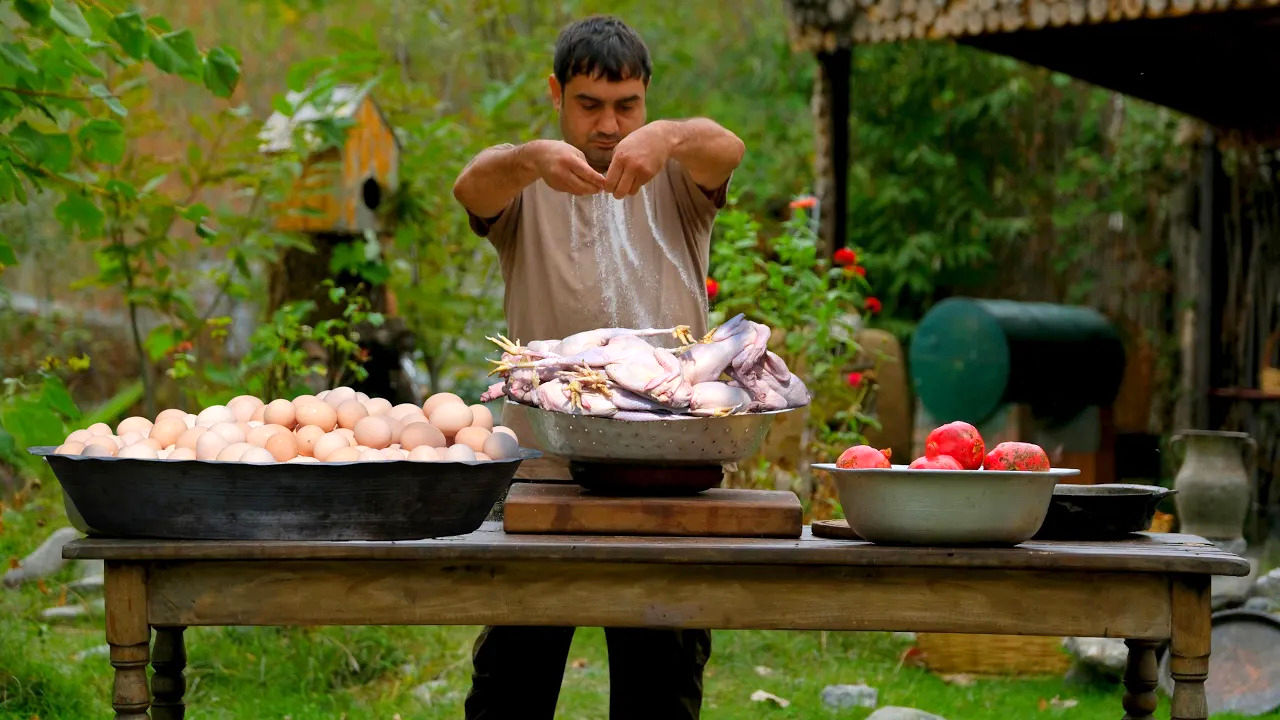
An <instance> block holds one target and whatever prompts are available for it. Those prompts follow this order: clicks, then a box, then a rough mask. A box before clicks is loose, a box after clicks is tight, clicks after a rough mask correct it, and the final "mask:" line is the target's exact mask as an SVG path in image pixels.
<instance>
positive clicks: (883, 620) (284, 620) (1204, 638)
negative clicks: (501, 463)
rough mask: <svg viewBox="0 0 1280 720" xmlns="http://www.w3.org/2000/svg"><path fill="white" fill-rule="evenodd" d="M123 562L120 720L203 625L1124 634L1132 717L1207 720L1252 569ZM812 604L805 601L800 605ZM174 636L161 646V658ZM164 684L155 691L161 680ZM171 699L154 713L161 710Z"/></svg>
mask: <svg viewBox="0 0 1280 720" xmlns="http://www.w3.org/2000/svg"><path fill="white" fill-rule="evenodd" d="M63 555H64V556H65V557H68V558H100V559H103V560H105V561H106V573H107V574H106V613H107V615H106V626H107V642H108V643H109V644H110V646H111V665H112V666H113V667H114V668H115V684H114V694H113V698H112V705H113V707H114V708H115V711H116V718H117V719H118V720H119V719H124V718H128V719H134V720H136V719H138V718H146V717H147V710H148V708H151V710H152V712H153V717H154V718H155V720H173V719H175V718H181V717H183V713H184V705H183V699H182V696H183V692H184V687H185V683H184V680H183V675H182V673H183V668H184V666H185V650H184V648H183V642H182V631H183V629H184V628H186V627H188V626H192V625H393V624H405V625H502V624H506V625H577V626H639V627H662V628H725V629H738V628H761V629H782V630H818V629H823V630H919V631H928V632H963V633H1000V634H1021V635H1078V636H1106V637H1117V638H1125V641H1126V643H1127V645H1128V647H1129V663H1128V668H1127V670H1126V672H1125V678H1124V684H1125V688H1126V692H1125V695H1124V703H1123V704H1124V710H1125V712H1126V715H1125V718H1129V719H1132V720H1138V719H1145V718H1151V717H1152V714H1153V713H1154V711H1155V708H1156V694H1155V689H1156V682H1157V669H1156V651H1157V648H1158V647H1159V645H1160V644H1161V642H1162V641H1164V640H1166V639H1168V640H1171V648H1170V649H1171V652H1172V657H1171V658H1170V666H1171V669H1172V674H1173V678H1174V681H1175V683H1176V689H1175V691H1174V695H1173V713H1172V717H1173V719H1174V720H1203V719H1204V718H1206V717H1207V715H1208V713H1207V710H1206V707H1205V695H1204V681H1205V678H1206V677H1207V676H1208V669H1209V612H1210V608H1209V578H1210V576H1211V575H1215V574H1216V575H1245V574H1247V573H1248V571H1249V566H1248V563H1247V562H1246V561H1245V560H1243V559H1242V558H1239V557H1237V556H1235V555H1232V554H1230V553H1226V552H1223V551H1221V550H1218V549H1217V548H1216V547H1214V546H1213V545H1211V544H1208V543H1207V542H1205V541H1204V540H1202V539H1200V538H1198V537H1194V536H1190V535H1154V534H1153V535H1140V536H1134V539H1133V540H1127V541H1122V542H1089V543H1086V542H1030V543H1025V544H1023V545H1020V546H1018V547H1016V548H966V549H962V548H906V547H889V546H877V545H870V544H867V543H860V542H852V541H842V540H823V539H820V538H815V537H813V536H812V535H810V534H809V532H808V528H806V529H805V534H804V536H803V537H802V538H800V539H799V540H770V539H737V538H653V537H649V538H643V537H583V536H551V535H507V534H505V533H503V532H502V530H501V527H500V525H498V524H496V523H487V524H486V525H485V526H484V527H482V528H481V529H480V530H478V531H476V532H474V533H471V534H469V535H463V536H457V537H450V538H441V539H437V540H422V541H415V542H216V541H201V542H184V541H166V540H105V539H86V540H79V541H76V542H72V543H71V544H69V545H67V546H66V548H65V549H64V550H63ZM796 598H803V599H804V601H803V602H796ZM152 628H155V630H156V637H155V646H154V649H152V648H150V647H149V641H150V639H151V629H152ZM148 662H150V663H151V665H152V666H153V668H154V675H153V678H152V682H151V687H150V688H148V687H147V673H146V666H147V664H148ZM153 694H154V698H155V699H154V702H153V701H152V695H153Z"/></svg>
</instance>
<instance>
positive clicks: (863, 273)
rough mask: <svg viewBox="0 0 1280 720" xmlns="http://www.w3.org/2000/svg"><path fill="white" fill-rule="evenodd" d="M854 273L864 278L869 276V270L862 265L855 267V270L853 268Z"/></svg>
mask: <svg viewBox="0 0 1280 720" xmlns="http://www.w3.org/2000/svg"><path fill="white" fill-rule="evenodd" d="M853 271H854V272H856V273H858V274H859V275H861V276H862V277H866V276H867V269H866V268H864V267H862V266H861V265H858V266H856V267H854V268H853Z"/></svg>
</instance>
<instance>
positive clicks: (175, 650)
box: [151, 627, 187, 720]
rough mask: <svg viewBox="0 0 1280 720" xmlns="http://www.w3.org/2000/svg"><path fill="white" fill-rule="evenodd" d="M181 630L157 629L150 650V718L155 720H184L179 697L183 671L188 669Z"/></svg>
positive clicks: (182, 685)
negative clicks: (151, 671)
mask: <svg viewBox="0 0 1280 720" xmlns="http://www.w3.org/2000/svg"><path fill="white" fill-rule="evenodd" d="M185 629H186V628H182V627H158V628H156V642H155V647H154V648H153V649H152V651H151V667H152V668H153V669H154V670H155V673H154V674H153V675H152V676H151V694H152V695H154V696H155V700H154V701H153V702H152V703H151V717H152V718H153V719H154V720H183V717H185V715H186V705H184V704H183V703H182V695H183V693H185V692H186V690H187V681H186V678H184V677H183V676H182V671H183V669H185V668H186V667H187V648H186V646H185V645H183V642H182V631H183V630H185Z"/></svg>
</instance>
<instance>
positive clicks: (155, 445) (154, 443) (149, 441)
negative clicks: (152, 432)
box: [137, 438, 164, 452]
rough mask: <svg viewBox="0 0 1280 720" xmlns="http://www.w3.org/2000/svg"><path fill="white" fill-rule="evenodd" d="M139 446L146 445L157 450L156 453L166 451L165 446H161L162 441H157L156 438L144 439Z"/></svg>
mask: <svg viewBox="0 0 1280 720" xmlns="http://www.w3.org/2000/svg"><path fill="white" fill-rule="evenodd" d="M137 444H138V445H146V446H147V447H150V448H151V449H152V450H155V451H156V452H160V451H161V450H163V449H164V446H163V445H161V444H160V441H159V440H156V439H155V438H143V439H142V441H141V442H139V443H137Z"/></svg>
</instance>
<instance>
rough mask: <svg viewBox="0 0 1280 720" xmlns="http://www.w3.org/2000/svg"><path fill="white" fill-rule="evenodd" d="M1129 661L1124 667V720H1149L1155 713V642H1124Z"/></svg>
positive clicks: (1156, 680) (1156, 671) (1156, 644)
mask: <svg viewBox="0 0 1280 720" xmlns="http://www.w3.org/2000/svg"><path fill="white" fill-rule="evenodd" d="M1124 644H1125V645H1127V646H1129V659H1128V661H1127V662H1126V663H1125V667H1124V720H1151V718H1152V717H1153V716H1154V715H1155V712H1156V703H1157V698H1156V685H1157V684H1158V683H1159V667H1158V665H1157V663H1156V649H1157V648H1159V647H1160V643H1159V642H1157V641H1155V640H1125V641H1124Z"/></svg>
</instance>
